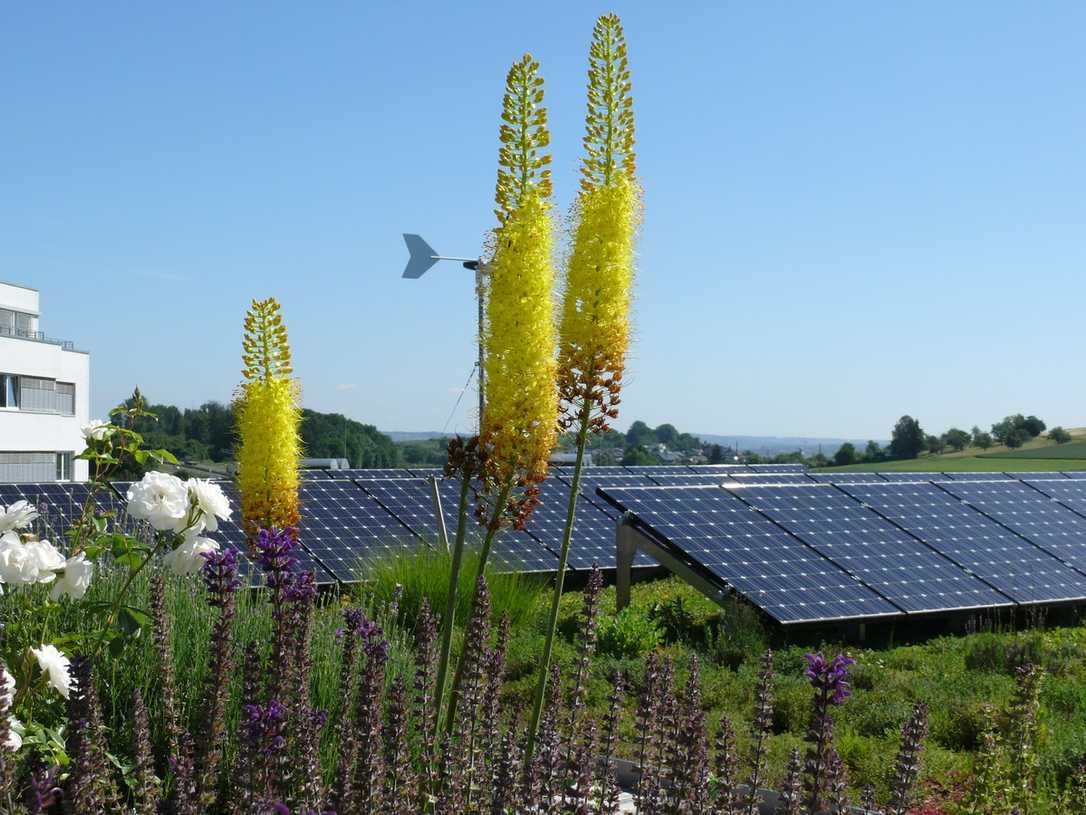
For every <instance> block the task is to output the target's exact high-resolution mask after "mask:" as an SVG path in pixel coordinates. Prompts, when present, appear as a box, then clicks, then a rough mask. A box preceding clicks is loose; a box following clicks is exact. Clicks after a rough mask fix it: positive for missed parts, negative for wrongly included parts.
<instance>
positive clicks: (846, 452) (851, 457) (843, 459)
mask: <svg viewBox="0 0 1086 815" xmlns="http://www.w3.org/2000/svg"><path fill="white" fill-rule="evenodd" d="M859 460H860V457H859V455H858V454H857V453H856V446H855V445H854V444H853V443H852V442H850V441H846V442H845V443H844V444H842V445H841V446H840V447H838V448H837V452H836V453H834V454H833V463H834V464H836V465H837V466H838V467H843V466H845V465H846V464H855V463H856V462H857V461H859Z"/></svg>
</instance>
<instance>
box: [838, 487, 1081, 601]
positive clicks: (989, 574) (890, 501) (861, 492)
mask: <svg viewBox="0 0 1086 815" xmlns="http://www.w3.org/2000/svg"><path fill="white" fill-rule="evenodd" d="M948 483H951V482H948ZM839 489H843V490H845V491H846V492H848V493H849V494H850V495H852V496H853V497H855V498H857V499H858V500H860V501H863V502H864V503H865V504H867V505H869V506H871V507H873V508H874V509H875V510H876V511H878V512H879V514H881V515H883V516H885V517H887V518H889V519H890V520H892V521H893V522H894V523H896V524H898V525H899V526H901V527H903V528H904V529H905V530H906V531H908V532H909V533H911V534H912V535H914V536H915V537H917V538H920V539H921V540H922V541H924V542H925V543H927V544H928V545H929V546H931V547H932V548H934V549H936V550H937V551H939V552H941V553H942V554H944V555H946V556H947V557H949V558H951V559H953V560H954V561H955V562H956V563H959V564H961V565H962V566H964V567H965V568H967V569H969V570H970V571H972V572H973V573H974V574H976V575H977V576H978V577H980V578H981V579H982V580H984V581H985V582H987V583H988V584H990V585H992V586H994V587H995V588H997V589H999V591H1001V592H1003V593H1004V594H1006V595H1008V596H1010V597H1011V598H1012V599H1013V600H1015V601H1017V602H1019V603H1040V602H1054V601H1059V600H1067V599H1072V598H1079V597H1086V579H1084V578H1083V577H1082V575H1080V574H1078V573H1077V572H1075V571H1072V570H1071V569H1069V568H1068V567H1067V566H1065V565H1063V564H1062V563H1060V562H1059V561H1058V560H1056V558H1054V557H1052V556H1051V555H1049V554H1047V553H1046V552H1043V551H1042V550H1040V549H1038V548H1037V547H1036V546H1034V545H1033V544H1031V543H1030V542H1029V541H1027V540H1024V539H1023V538H1021V537H1020V536H1018V535H1016V534H1014V533H1012V532H1009V531H1008V530H1006V529H1004V528H1003V527H1002V526H1000V525H999V524H997V523H996V522H995V521H993V520H991V519H990V518H987V517H985V516H984V515H982V514H981V513H980V512H978V511H977V510H975V509H973V508H971V507H969V506H967V505H966V504H963V503H962V502H961V501H959V500H958V499H957V498H955V497H954V496H953V495H950V494H949V493H947V492H944V491H943V490H942V489H940V488H939V487H936V486H935V485H934V484H883V485H876V484H845V485H841V486H840V487H839Z"/></svg>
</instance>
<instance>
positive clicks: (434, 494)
mask: <svg viewBox="0 0 1086 815" xmlns="http://www.w3.org/2000/svg"><path fill="white" fill-rule="evenodd" d="M429 481H430V497H431V498H433V499H434V514H435V515H436V516H437V534H438V537H439V538H440V540H441V545H442V546H444V547H445V551H446V552H448V551H449V532H448V530H447V529H446V528H445V513H444V511H443V510H442V508H441V491H440V490H439V489H438V486H437V479H436V478H435V477H434V476H430V479H429Z"/></svg>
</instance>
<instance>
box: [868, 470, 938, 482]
mask: <svg viewBox="0 0 1086 815" xmlns="http://www.w3.org/2000/svg"><path fill="white" fill-rule="evenodd" d="M879 475H881V476H882V477H883V479H884V480H886V481H895V482H896V481H949V480H950V479H949V477H948V476H947V474H946V473H903V472H880V473H879Z"/></svg>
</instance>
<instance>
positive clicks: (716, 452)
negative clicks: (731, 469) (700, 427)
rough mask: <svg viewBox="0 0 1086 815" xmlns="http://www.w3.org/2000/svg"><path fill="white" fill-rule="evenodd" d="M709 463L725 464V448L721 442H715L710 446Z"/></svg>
mask: <svg viewBox="0 0 1086 815" xmlns="http://www.w3.org/2000/svg"><path fill="white" fill-rule="evenodd" d="M709 463H710V464H723V463H724V448H723V447H721V446H720V445H719V444H714V445H713V446H712V447H710V448H709Z"/></svg>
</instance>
